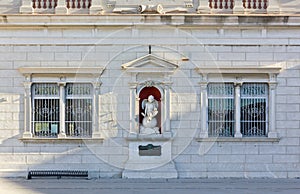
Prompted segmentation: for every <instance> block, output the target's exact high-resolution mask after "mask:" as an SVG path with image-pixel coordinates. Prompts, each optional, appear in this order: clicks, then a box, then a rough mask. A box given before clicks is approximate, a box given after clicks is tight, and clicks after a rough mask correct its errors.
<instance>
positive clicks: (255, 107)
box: [241, 83, 268, 136]
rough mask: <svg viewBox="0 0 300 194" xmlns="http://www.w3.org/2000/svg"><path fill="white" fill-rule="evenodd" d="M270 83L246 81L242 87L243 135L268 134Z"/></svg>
mask: <svg viewBox="0 0 300 194" xmlns="http://www.w3.org/2000/svg"><path fill="white" fill-rule="evenodd" d="M267 104H268V85H267V84H265V83H244V84H243V85H242V88H241V133H242V134H243V136H266V135H267V134H266V131H267V130H266V129H267V118H268V115H267Z"/></svg>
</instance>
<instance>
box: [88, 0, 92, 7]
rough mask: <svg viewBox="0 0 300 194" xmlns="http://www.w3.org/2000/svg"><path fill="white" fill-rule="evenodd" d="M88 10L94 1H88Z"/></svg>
mask: <svg viewBox="0 0 300 194" xmlns="http://www.w3.org/2000/svg"><path fill="white" fill-rule="evenodd" d="M88 2H89V3H88V8H90V7H91V6H92V0H88Z"/></svg>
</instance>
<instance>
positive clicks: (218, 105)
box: [207, 83, 234, 137]
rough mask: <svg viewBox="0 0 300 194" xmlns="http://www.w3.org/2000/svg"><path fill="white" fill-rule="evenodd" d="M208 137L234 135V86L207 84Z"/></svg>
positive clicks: (229, 84) (230, 84)
mask: <svg viewBox="0 0 300 194" xmlns="http://www.w3.org/2000/svg"><path fill="white" fill-rule="evenodd" d="M207 92H208V135H209V136H225V137H231V136H233V135H234V85H233V84H232V83H211V84H208V89H207Z"/></svg>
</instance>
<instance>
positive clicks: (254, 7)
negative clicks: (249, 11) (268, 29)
mask: <svg viewBox="0 0 300 194" xmlns="http://www.w3.org/2000/svg"><path fill="white" fill-rule="evenodd" d="M256 1H257V0H253V9H256V8H257V7H256Z"/></svg>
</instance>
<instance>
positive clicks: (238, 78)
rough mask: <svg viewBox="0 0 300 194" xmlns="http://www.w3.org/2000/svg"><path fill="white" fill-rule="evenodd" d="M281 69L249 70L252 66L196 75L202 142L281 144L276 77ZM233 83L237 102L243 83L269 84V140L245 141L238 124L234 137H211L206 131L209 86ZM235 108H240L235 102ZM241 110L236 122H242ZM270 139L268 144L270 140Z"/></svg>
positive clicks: (213, 69) (204, 70)
mask: <svg viewBox="0 0 300 194" xmlns="http://www.w3.org/2000/svg"><path fill="white" fill-rule="evenodd" d="M280 70H281V68H280V67H249V66H236V67H225V66H224V67H216V66H212V67H207V66H204V67H198V68H196V69H195V71H196V72H197V73H198V74H199V75H200V82H199V85H200V103H201V106H200V107H201V110H200V113H201V118H200V119H201V125H200V133H199V135H198V140H199V141H216V139H220V140H218V141H223V140H224V141H269V140H270V141H278V139H279V138H278V132H277V130H276V125H275V123H276V120H275V119H276V117H275V105H276V104H275V103H276V102H275V96H276V85H277V75H278V74H279V72H280ZM226 82H231V83H234V85H235V86H236V87H235V98H236V99H240V90H241V86H242V84H243V83H266V84H268V87H269V89H268V90H269V98H268V107H269V108H268V117H267V119H268V129H267V131H266V136H259V137H246V136H243V135H242V133H241V130H240V129H241V126H240V122H235V129H237V130H236V131H235V134H234V137H224V138H225V139H224V138H220V137H209V136H208V127H207V120H208V116H207V111H208V109H207V107H208V92H207V89H208V84H209V83H226ZM235 103H236V106H237V107H240V103H241V102H240V100H235ZM240 111H241V110H240V109H237V110H236V111H235V113H236V114H235V118H236V120H239V121H240ZM268 139H269V140H268Z"/></svg>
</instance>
